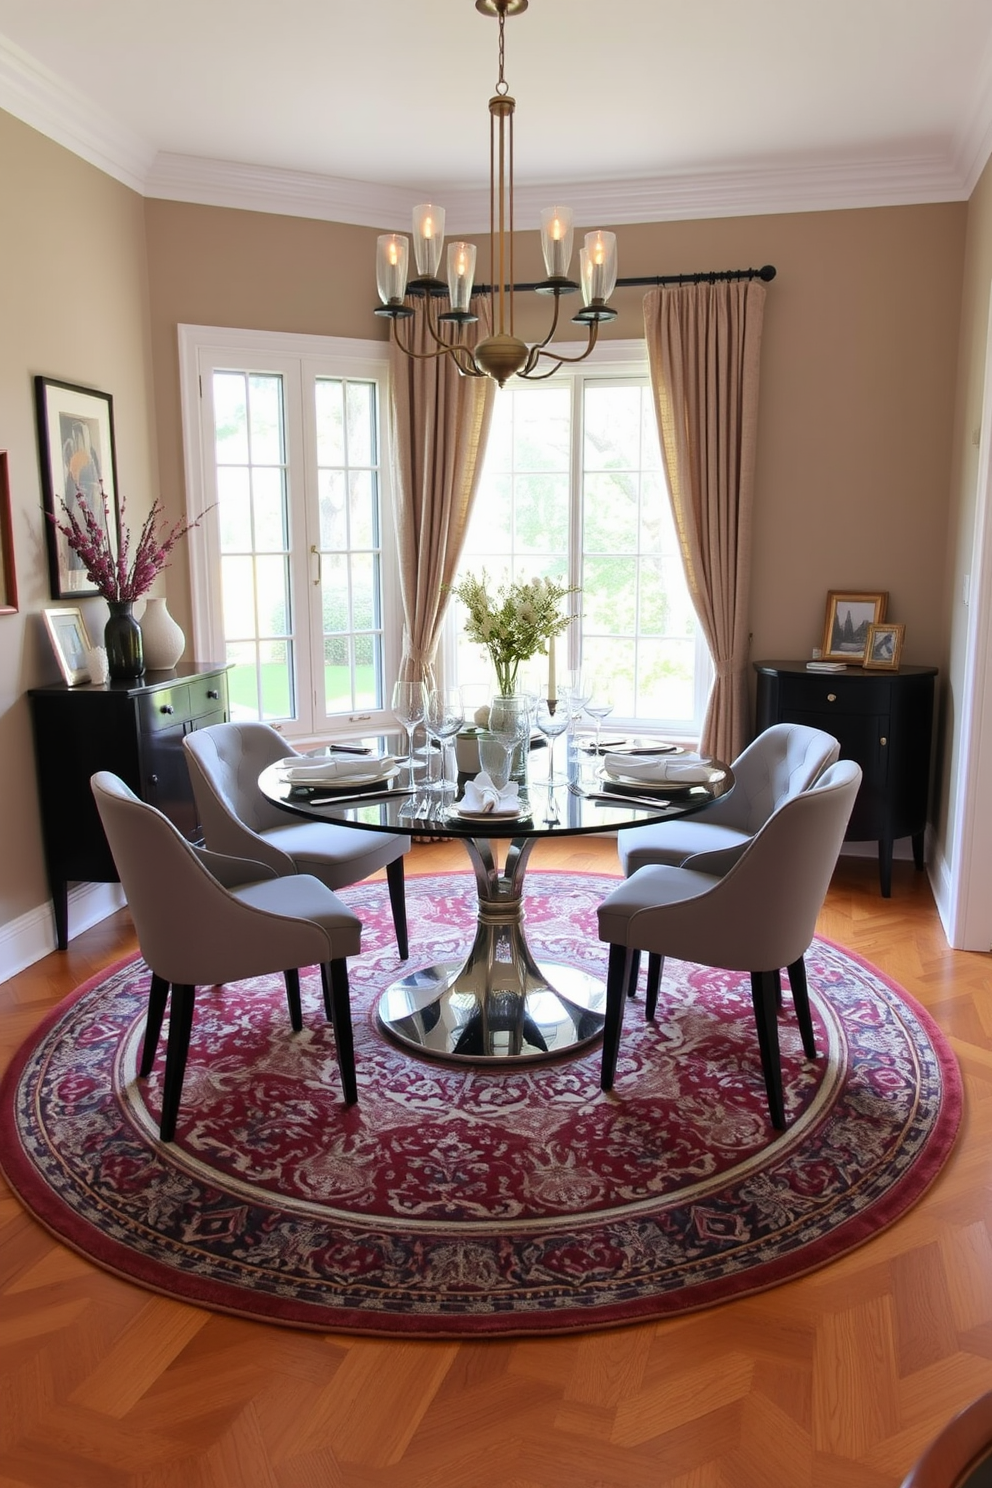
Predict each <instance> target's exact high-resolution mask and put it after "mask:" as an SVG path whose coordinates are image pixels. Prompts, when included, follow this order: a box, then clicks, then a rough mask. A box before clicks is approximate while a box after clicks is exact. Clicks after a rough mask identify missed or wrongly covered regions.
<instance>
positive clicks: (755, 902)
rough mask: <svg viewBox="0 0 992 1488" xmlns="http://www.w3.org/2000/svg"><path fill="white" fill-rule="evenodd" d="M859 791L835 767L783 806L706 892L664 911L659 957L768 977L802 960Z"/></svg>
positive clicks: (849, 775)
mask: <svg viewBox="0 0 992 1488" xmlns="http://www.w3.org/2000/svg"><path fill="white" fill-rule="evenodd" d="M860 784H861V767H860V765H857V764H855V762H854V761H853V760H838V761H837V762H836V763H835V764H832V765H830V766H829V767H828V768H827V769H826V770H825V771H824V772H823V774H822V775H821V776H820V777H819V779H817V780H816V781H814V783H813V784H812V785H811V786H810V787H809V788H808V789H807V790H805V791H802V792H800V794H799V795H796V796H791V797H790V798H789V799H788V800H787V801H785V802H784V804H783V805H782V806H780V807H779V808H778V810H777V811H775V812H773V813H772V815H771V816H770V817H769V818H768V820H767V822H766V823H765V824H764V826H763V827H761V828H760V829H759V831H758V832H757V833H756V834H755V836H754V837H753V838H752V839H751V841H750V842H749V843H748V845H747V847H746V848H745V849H744V852H743V853H742V854H741V856H740V858H739V859H738V861H737V862H736V863H735V864H734V866H733V867H732V868H731V869H730V871H729V872H728V873H727V874H726V876H725V877H723V878H721V879H719V880H718V881H717V882H716V883H715V884H714V886H713V888H712V889H711V890H710V891H709V892H707V893H705V894H703V895H700V896H699V897H698V898H696V899H693V900H691V901H687V902H686V903H685V905H683V906H679V909H680V910H681V911H683V912H681V913H679V914H678V915H674V914H668V913H667V911H666V915H667V918H666V931H674V934H672V933H669V934H668V935H667V938H666V944H665V954H667V955H671V956H683V957H684V958H685V959H687V960H697V961H705V964H707V965H710V966H723V967H727V968H728V969H729V970H733V971H773V970H774V969H775V968H776V967H781V966H789V965H791V964H792V962H793V961H797V960H798V959H799V957H800V956H802V955H804V954H805V952H806V950H807V948H808V946H809V944H810V941H811V940H812V939H813V934H814V932H815V930H816V917H817V915H818V914H819V912H820V910H821V908H822V907H823V901H824V899H825V898H826V893H827V889H828V887H829V885H830V879H831V876H832V874H833V871H834V868H835V867H836V865H837V859H838V857H839V856H840V849H841V844H842V843H843V841H844V833H845V831H846V830H847V824H848V821H849V820H850V816H851V812H852V810H853V809H854V801H855V797H856V796H857V794H858V787H859V786H860ZM641 871H642V872H644V873H650V872H652V871H654V872H657V871H660V870H652V869H642V870H641ZM635 877H636V875H635ZM673 908H674V907H673ZM646 914H647V915H648V916H650V910H649V909H648V910H646ZM702 945H705V956H703V955H702V954H701V953H700V948H701V946H702Z"/></svg>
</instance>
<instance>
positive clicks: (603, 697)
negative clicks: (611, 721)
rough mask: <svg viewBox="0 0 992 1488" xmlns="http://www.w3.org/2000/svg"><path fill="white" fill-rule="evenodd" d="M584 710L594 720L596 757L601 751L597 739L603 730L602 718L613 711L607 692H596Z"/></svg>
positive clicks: (611, 701) (611, 700)
mask: <svg viewBox="0 0 992 1488" xmlns="http://www.w3.org/2000/svg"><path fill="white" fill-rule="evenodd" d="M586 712H587V713H588V714H589V716H590V718H595V720H596V758H597V759H598V758H599V756H600V754H601V753H602V750H601V748H600V743H599V740H600V736H601V735H602V731H603V719H604V718H608V717H609V716H610V714H611V713H612V712H613V699H612V698H611V697H610V695H609V693H605V692H601V693H597V694H595V695H594V696H593V697H591V698H590V699H589V701H588V702H587V703H586Z"/></svg>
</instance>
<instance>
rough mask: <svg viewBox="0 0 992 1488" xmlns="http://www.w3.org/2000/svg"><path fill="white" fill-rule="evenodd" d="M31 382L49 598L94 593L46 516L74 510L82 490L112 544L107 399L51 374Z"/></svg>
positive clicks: (113, 493) (113, 476) (112, 466)
mask: <svg viewBox="0 0 992 1488" xmlns="http://www.w3.org/2000/svg"><path fill="white" fill-rule="evenodd" d="M34 386H35V405H36V412H37V416H38V447H39V452H40V455H41V489H42V494H43V496H44V500H45V513H46V519H45V537H46V539H47V542H48V572H49V581H50V586H51V592H52V598H53V599H76V598H77V597H78V598H84V597H85V596H87V595H91V594H98V593H99V592H100V591H99V590H98V589H97V588H96V586H95V584H93V583H92V581H91V580H90V579H88V578H87V576H86V570H85V568H84V567H83V566H82V561H81V559H80V558H79V556H78V554H76V553H74V552H73V551H72V549H71V548H70V547H69V544H68V543H67V542H66V540H65V538H64V537H63V536H62V533H61V532H59V530H58V528H57V527H56V526H55V521H53V520H52V519H53V518H55V520H56V521H58V520H61V519H63V518H64V516H65V513H64V511H63V509H62V508H63V503H64V504H65V506H66V507H67V508H68V510H69V511H71V512H77V513H78V510H79V509H78V505H77V501H78V497H79V495H80V494H82V496H83V497H85V500H86V505H87V506H88V507H89V509H90V511H91V512H92V513H93V516H94V517H95V519H96V520H97V522H99V524H100V526H101V527H103V528H104V530H105V531H107V536H108V539H109V542H110V546H111V549H114V548H115V546H116V528H117V454H116V450H115V447H114V404H113V399H112V398H111V396H110V394H109V393H101V392H98V391H97V390H96V389H95V388H84V387H76V386H75V385H74V384H73V383H70V382H57V381H56V380H55V379H54V378H52V377H36V378H35V380H34ZM104 497H106V511H105V510H104ZM108 513H109V522H108ZM108 528H109V530H108Z"/></svg>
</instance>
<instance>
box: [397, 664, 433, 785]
mask: <svg viewBox="0 0 992 1488" xmlns="http://www.w3.org/2000/svg"><path fill="white" fill-rule="evenodd" d="M425 691H426V690H425V688H424V684H423V682H395V683H394V684H393V713H394V715H395V717H396V721H397V722H398V723H401V724H402V725H403V727H404V728H405V729H406V740H407V766H408V769H409V772H410V785H411V787H412V785H413V736H414V734H415V733H416V731H417V724H418V723H423V721H424V712H425V709H426V707H427V699H426V696H425Z"/></svg>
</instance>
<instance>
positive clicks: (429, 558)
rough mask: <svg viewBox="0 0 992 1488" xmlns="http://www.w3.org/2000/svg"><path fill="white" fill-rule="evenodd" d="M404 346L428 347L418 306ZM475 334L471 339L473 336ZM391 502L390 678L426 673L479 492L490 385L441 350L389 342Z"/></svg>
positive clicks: (404, 327) (483, 311)
mask: <svg viewBox="0 0 992 1488" xmlns="http://www.w3.org/2000/svg"><path fill="white" fill-rule="evenodd" d="M472 310H473V312H474V313H475V314H476V315H478V316H479V322H478V325H477V326H475V327H473V329H474V330H476V331H477V332H478V335H479V336H480V337H481V336H484V335H486V334H488V331H487V326H488V302H487V301H485V300H484V299H482V298H481V297H478V298H476V299H474V300H473V302H472ZM400 334H401V335H402V336H403V339H404V342H405V343H406V344H407V345H409V346H412V347H413V348H414V349H415V350H416V351H418V352H424V351H429V350H430V349H431V348H432V347H433V346H434V345H435V343H434V342H433V341H432V339H431V337H430V333H429V331H428V329H427V325H426V321H425V313H424V308H423V306H422V305H421V304H417V306H416V309H415V313H414V317H413V319H412V320H405V321H402V322H401V323H400ZM473 339H474V338H473ZM390 384H391V398H390V405H391V414H392V436H393V438H392V444H393V466H394V480H393V501H394V510H395V517H396V533H397V546H398V551H399V563H400V596H401V599H402V603H403V621H404V632H403V658H402V661H401V663H400V670H399V676H400V678H401V679H402V680H404V681H408V680H419V679H420V678H422V677H424V676H426V675H428V674H429V672H430V670H431V668H432V667H433V664H434V656H435V653H436V651H437V643H438V637H439V635H440V631H441V622H442V620H443V618H444V612H445V609H446V607H447V603H448V592H447V586H448V585H449V584H451V583H452V582H453V580H454V577H455V570H456V568H457V566H458V558H459V556H460V554H461V550H462V546H463V544H464V541H465V531H466V528H467V527H468V519H469V516H470V514H471V511H472V504H473V502H474V500H475V493H476V490H477V489H478V484H479V476H480V473H481V470H482V457H483V455H484V454H485V450H486V440H487V439H488V437H489V425H490V423H491V421H492V412H493V403H494V400H495V396H496V385H495V383H494V382H492V380H491V379H490V378H488V377H464V376H462V375H461V374H460V373H459V371H458V369H457V368H456V367H455V365H454V363H453V361H452V359H451V357H450V356H441V357H434V358H432V359H431V360H429V361H416V360H414V359H413V358H411V357H408V356H406V355H405V354H404V353H403V352H401V351H400V350H399V348H398V347H397V346H396V344H395V342H394V343H392V345H391V347H390Z"/></svg>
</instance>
